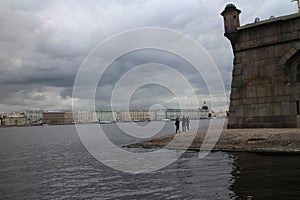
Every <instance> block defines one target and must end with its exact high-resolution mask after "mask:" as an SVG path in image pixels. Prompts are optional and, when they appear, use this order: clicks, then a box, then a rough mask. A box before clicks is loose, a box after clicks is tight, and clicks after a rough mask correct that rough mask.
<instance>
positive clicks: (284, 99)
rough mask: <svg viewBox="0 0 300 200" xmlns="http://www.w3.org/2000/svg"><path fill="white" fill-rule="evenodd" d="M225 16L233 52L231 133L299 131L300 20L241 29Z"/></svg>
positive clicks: (229, 9) (235, 16)
mask: <svg viewBox="0 0 300 200" xmlns="http://www.w3.org/2000/svg"><path fill="white" fill-rule="evenodd" d="M240 13H241V11H240V10H238V9H237V8H236V7H235V5H233V4H229V5H227V6H226V8H225V10H224V11H223V12H222V13H221V15H222V16H223V17H224V27H225V34H224V35H225V36H226V37H227V38H228V39H229V40H230V42H231V45H232V49H233V52H234V61H233V64H234V68H233V73H232V76H233V79H232V85H231V96H230V108H229V120H228V128H286V127H291V128H300V110H299V109H300V108H299V107H300V106H299V100H300V14H293V15H288V16H283V17H278V18H274V19H270V20H265V21H261V22H257V23H253V24H248V25H245V26H240V22H239V14H240Z"/></svg>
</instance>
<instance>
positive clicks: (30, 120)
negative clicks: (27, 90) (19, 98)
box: [24, 110, 44, 125]
mask: <svg viewBox="0 0 300 200" xmlns="http://www.w3.org/2000/svg"><path fill="white" fill-rule="evenodd" d="M24 115H25V117H26V118H27V124H29V125H41V124H42V123H43V117H44V116H43V111H42V110H26V111H24Z"/></svg>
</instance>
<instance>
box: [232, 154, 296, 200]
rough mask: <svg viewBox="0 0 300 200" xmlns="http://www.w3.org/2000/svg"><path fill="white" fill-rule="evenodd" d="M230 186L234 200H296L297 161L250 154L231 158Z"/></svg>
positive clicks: (234, 155) (282, 156)
mask: <svg viewBox="0 0 300 200" xmlns="http://www.w3.org/2000/svg"><path fill="white" fill-rule="evenodd" d="M232 155H233V157H234V159H235V163H234V166H235V168H234V170H233V172H232V175H233V177H234V179H235V181H234V183H233V184H232V186H231V189H232V190H233V191H234V193H235V195H236V198H237V199H300V189H299V188H300V159H299V158H300V157H299V156H296V155H294V156H292V155H270V154H254V153H234V154H232Z"/></svg>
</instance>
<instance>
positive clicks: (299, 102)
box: [297, 101, 300, 115]
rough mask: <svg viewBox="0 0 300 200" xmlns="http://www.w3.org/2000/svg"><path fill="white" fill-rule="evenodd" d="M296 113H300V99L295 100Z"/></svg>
mask: <svg viewBox="0 0 300 200" xmlns="http://www.w3.org/2000/svg"><path fill="white" fill-rule="evenodd" d="M297 115H300V101H297Z"/></svg>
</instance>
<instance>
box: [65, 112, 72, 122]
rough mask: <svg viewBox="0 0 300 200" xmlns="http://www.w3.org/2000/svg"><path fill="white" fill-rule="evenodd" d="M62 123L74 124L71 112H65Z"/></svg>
mask: <svg viewBox="0 0 300 200" xmlns="http://www.w3.org/2000/svg"><path fill="white" fill-rule="evenodd" d="M64 124H74V118H73V112H65V114H64Z"/></svg>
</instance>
